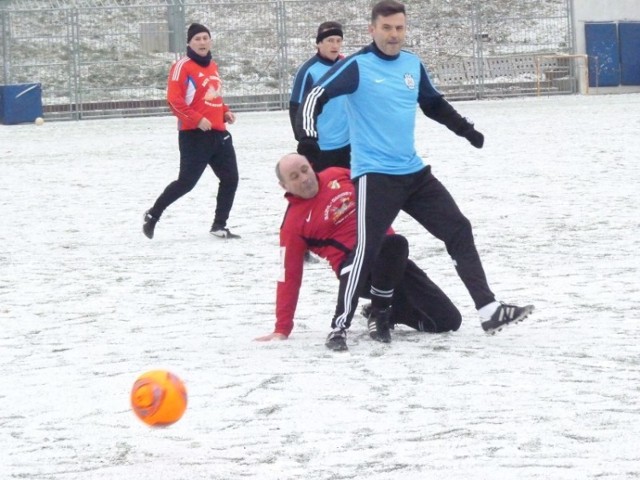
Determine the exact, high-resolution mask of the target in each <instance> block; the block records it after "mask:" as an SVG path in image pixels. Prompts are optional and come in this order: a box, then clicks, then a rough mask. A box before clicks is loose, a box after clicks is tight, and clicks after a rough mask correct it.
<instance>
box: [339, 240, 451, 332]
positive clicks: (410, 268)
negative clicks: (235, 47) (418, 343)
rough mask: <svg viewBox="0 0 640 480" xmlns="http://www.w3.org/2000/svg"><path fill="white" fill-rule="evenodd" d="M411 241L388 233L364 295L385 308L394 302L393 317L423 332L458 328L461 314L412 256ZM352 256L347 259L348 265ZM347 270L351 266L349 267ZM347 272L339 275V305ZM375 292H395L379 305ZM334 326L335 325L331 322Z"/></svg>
mask: <svg viewBox="0 0 640 480" xmlns="http://www.w3.org/2000/svg"><path fill="white" fill-rule="evenodd" d="M408 256H409V244H408V242H407V240H406V238H404V237H403V236H401V235H397V234H394V235H386V236H385V237H384V240H383V242H382V245H381V248H380V252H379V254H378V256H377V258H376V259H375V261H374V264H373V268H372V270H371V275H369V277H368V279H367V282H366V283H365V287H364V290H363V292H362V295H361V296H362V297H364V298H371V299H372V301H371V303H372V305H374V306H378V307H380V308H384V307H386V306H388V305H389V304H391V305H392V310H391V312H392V313H391V320H392V322H393V323H394V324H403V325H407V326H409V327H411V328H414V329H416V330H418V331H421V332H432V333H439V332H448V331H455V330H458V328H459V327H460V324H461V322H462V316H461V315H460V312H459V311H458V309H457V308H456V307H455V305H454V304H453V302H452V301H451V300H450V299H449V297H447V295H446V294H445V293H444V292H443V291H442V290H441V289H440V287H438V286H437V285H436V284H435V283H433V281H432V280H431V279H430V278H429V277H428V276H427V274H426V273H425V272H424V271H422V270H421V269H420V267H418V266H417V265H416V264H415V263H414V262H413V261H411V260H409V258H408ZM349 264H350V260H349V258H347V260H345V265H349ZM347 270H348V269H347ZM347 280H348V272H344V273H343V274H341V276H340V293H339V294H338V307H337V310H340V309H341V308H342V307H341V300H342V299H343V298H344V291H345V289H346V285H347ZM374 292H376V293H379V292H392V296H391V298H389V300H388V302H387V304H386V305H376V301H378V302H380V301H383V300H381V299H379V298H376V295H375V294H374ZM332 327H333V328H335V325H332Z"/></svg>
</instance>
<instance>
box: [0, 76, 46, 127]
mask: <svg viewBox="0 0 640 480" xmlns="http://www.w3.org/2000/svg"><path fill="white" fill-rule="evenodd" d="M38 117H42V85H41V84H39V83H23V84H18V85H0V121H1V122H2V123H4V124H5V125H15V124H16V123H25V122H33V121H34V120H35V119H36V118H38Z"/></svg>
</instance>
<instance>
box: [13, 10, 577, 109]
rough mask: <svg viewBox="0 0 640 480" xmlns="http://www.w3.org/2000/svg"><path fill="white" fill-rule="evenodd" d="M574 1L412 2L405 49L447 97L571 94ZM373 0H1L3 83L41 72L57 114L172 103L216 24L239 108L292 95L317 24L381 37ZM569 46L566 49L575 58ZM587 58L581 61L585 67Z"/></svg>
mask: <svg viewBox="0 0 640 480" xmlns="http://www.w3.org/2000/svg"><path fill="white" fill-rule="evenodd" d="M569 2H570V0H544V1H539V2H532V1H531V0H493V1H488V0H484V1H482V0H459V1H456V2H451V1H449V0H415V1H407V2H406V6H407V14H408V35H407V45H406V48H407V49H409V50H411V51H413V52H415V53H416V54H418V55H419V56H420V57H421V58H422V60H423V61H424V62H425V64H426V65H427V67H428V68H429V70H430V73H431V75H432V78H433V81H434V83H435V84H436V85H437V86H438V88H439V89H440V90H441V91H442V92H443V93H445V94H446V95H447V97H448V98H449V99H453V100H455V99H476V98H486V97H491V96H521V95H534V94H540V93H541V92H544V93H546V94H551V93H573V92H575V89H576V77H577V75H578V74H579V73H578V72H576V71H575V70H576V65H574V62H573V61H572V60H571V57H569V56H566V55H567V54H571V53H572V52H573V44H572V39H573V34H572V32H571V28H572V27H571V19H570V5H569ZM372 3H373V2H372V1H371V0H351V1H349V2H344V1H343V0H272V1H259V0H255V1H232V0H226V1H204V0H164V1H163V0H66V1H65V0H29V1H24V0H22V1H21V0H0V33H1V34H2V41H1V43H0V58H2V64H1V65H0V82H2V83H3V84H4V85H9V84H19V83H41V84H42V101H43V107H44V111H45V115H46V116H47V117H48V118H59V119H81V118H92V117H97V116H100V117H104V116H135V115H154V114H166V113H167V112H168V109H167V106H166V101H165V89H166V82H167V74H168V70H169V67H170V65H171V63H172V62H173V61H175V60H176V59H178V58H179V57H180V56H182V55H183V54H184V52H185V49H186V28H187V26H188V25H189V24H190V23H192V22H199V23H203V24H205V25H207V26H208V27H209V28H210V30H211V33H212V38H213V52H212V53H213V56H214V59H215V61H216V62H217V63H218V65H219V69H220V73H221V75H222V78H223V80H224V82H225V83H224V96H225V101H226V102H227V103H228V104H230V105H231V106H232V108H234V109H235V110H267V109H282V108H286V107H287V106H288V100H289V91H290V87H291V81H292V78H293V75H294V74H295V71H296V69H297V68H298V66H300V64H302V63H303V62H304V61H305V60H306V59H307V58H309V57H310V56H311V55H313V54H314V53H315V34H316V29H317V26H318V25H319V24H320V23H321V22H323V21H326V20H336V21H339V22H341V23H342V24H343V26H344V33H345V39H344V47H343V51H344V52H345V53H346V54H349V53H352V52H355V51H357V50H358V49H359V48H361V47H362V46H364V45H366V44H368V43H369V42H370V41H371V39H370V37H369V34H368V30H367V26H368V23H369V15H370V11H371V5H372ZM565 56H566V57H565ZM578 67H579V66H578Z"/></svg>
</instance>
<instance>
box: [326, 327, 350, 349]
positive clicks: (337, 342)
mask: <svg viewBox="0 0 640 480" xmlns="http://www.w3.org/2000/svg"><path fill="white" fill-rule="evenodd" d="M324 344H325V345H326V346H327V348H328V349H329V350H333V351H335V352H343V351H345V350H349V349H348V348H347V331H346V330H344V329H340V330H333V331H332V332H331V333H330V334H329V336H328V337H327V341H326V342H324Z"/></svg>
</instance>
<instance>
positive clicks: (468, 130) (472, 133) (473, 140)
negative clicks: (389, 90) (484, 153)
mask: <svg viewBox="0 0 640 480" xmlns="http://www.w3.org/2000/svg"><path fill="white" fill-rule="evenodd" d="M459 135H460V136H461V137H464V138H466V139H467V140H469V143H470V144H471V145H473V146H474V147H476V148H482V145H484V135H483V134H481V133H480V132H479V131H477V130H476V129H475V128H474V126H473V123H471V122H468V124H467V126H466V127H465V129H464V130H462V132H460V133H459Z"/></svg>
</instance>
